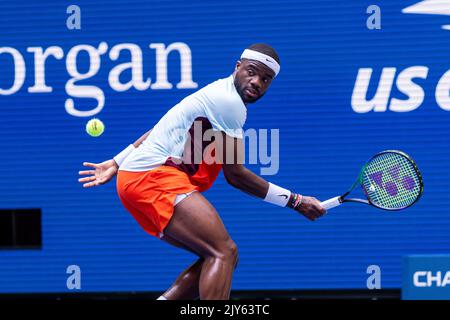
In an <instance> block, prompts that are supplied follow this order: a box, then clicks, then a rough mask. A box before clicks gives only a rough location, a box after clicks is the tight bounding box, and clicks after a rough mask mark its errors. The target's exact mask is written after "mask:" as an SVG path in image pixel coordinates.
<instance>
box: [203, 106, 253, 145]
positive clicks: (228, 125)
mask: <svg viewBox="0 0 450 320" xmlns="http://www.w3.org/2000/svg"><path fill="white" fill-rule="evenodd" d="M218 109H219V110H215V112H211V113H210V114H209V115H208V119H209V121H210V122H211V125H212V127H213V128H214V130H218V131H223V132H224V133H225V134H227V135H228V136H230V137H233V138H239V139H242V138H243V126H244V123H245V119H246V114H245V112H243V110H240V109H239V106H233V105H229V106H221V107H220V108H218Z"/></svg>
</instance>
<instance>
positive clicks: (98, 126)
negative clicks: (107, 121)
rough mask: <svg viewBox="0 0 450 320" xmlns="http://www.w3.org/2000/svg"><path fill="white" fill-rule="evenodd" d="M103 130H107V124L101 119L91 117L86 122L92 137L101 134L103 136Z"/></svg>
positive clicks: (87, 130) (87, 129)
mask: <svg viewBox="0 0 450 320" xmlns="http://www.w3.org/2000/svg"><path fill="white" fill-rule="evenodd" d="M103 131H105V125H104V124H103V122H102V121H101V120H99V119H96V118H94V119H91V120H89V121H88V123H87V124H86V132H87V133H88V134H89V135H90V136H91V137H99V136H101V134H102V133H103Z"/></svg>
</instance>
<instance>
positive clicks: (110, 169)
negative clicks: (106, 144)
mask: <svg viewBox="0 0 450 320" xmlns="http://www.w3.org/2000/svg"><path fill="white" fill-rule="evenodd" d="M83 165H84V166H85V167H91V168H93V169H95V170H84V171H79V172H78V173H79V174H80V175H82V176H85V175H87V176H88V177H85V178H80V179H78V182H81V183H83V188H90V187H95V186H99V185H101V184H105V183H107V182H108V181H109V180H111V179H112V178H113V177H114V176H115V175H116V174H117V171H118V170H119V167H118V166H117V163H116V162H115V161H114V160H113V159H111V160H106V161H104V162H102V163H91V162H83Z"/></svg>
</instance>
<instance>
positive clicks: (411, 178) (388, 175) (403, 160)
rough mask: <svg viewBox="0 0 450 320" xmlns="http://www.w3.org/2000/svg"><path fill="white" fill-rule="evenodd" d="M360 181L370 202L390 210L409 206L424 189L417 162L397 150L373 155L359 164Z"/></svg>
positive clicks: (417, 198)
mask: <svg viewBox="0 0 450 320" xmlns="http://www.w3.org/2000/svg"><path fill="white" fill-rule="evenodd" d="M359 183H360V185H361V187H362V189H363V192H364V193H365V195H366V196H367V199H368V201H369V204H371V205H373V206H375V207H377V208H380V209H383V210H389V211H398V210H403V209H406V208H408V207H410V206H412V205H413V204H414V203H416V202H417V201H418V200H419V199H420V197H421V196H422V193H423V179H422V175H421V173H420V171H419V168H418V167H417V164H416V163H415V161H414V160H413V159H412V158H411V157H410V156H409V155H407V154H406V153H404V152H402V151H399V150H385V151H382V152H380V153H377V154H376V155H374V156H373V157H372V158H371V159H370V160H369V161H368V162H367V163H366V164H365V165H364V167H363V168H362V170H361V172H360V175H359Z"/></svg>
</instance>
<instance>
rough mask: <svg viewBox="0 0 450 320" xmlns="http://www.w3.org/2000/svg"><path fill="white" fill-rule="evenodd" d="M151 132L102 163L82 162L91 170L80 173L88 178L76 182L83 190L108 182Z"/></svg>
mask: <svg viewBox="0 0 450 320" xmlns="http://www.w3.org/2000/svg"><path fill="white" fill-rule="evenodd" d="M152 130H153V129H150V130H149V131H147V132H146V133H144V134H143V135H142V136H141V137H140V138H139V139H137V140H136V141H135V142H134V143H133V144H130V145H129V146H128V147H127V148H125V149H124V150H123V151H121V152H120V153H119V154H118V155H117V156H115V157H114V158H113V159H109V160H106V161H103V162H102V163H91V162H83V165H84V166H85V167H90V168H91V170H83V171H80V172H79V174H80V175H88V177H85V178H80V179H78V181H79V182H81V183H83V187H84V188H90V187H95V186H99V185H102V184H105V183H107V182H108V181H110V180H111V179H112V178H113V177H114V176H115V175H116V174H117V171H118V170H119V166H120V164H121V163H122V162H123V161H124V160H125V159H126V157H127V156H128V155H129V154H130V153H131V152H132V151H133V150H134V149H135V148H137V147H139V146H140V145H141V143H142V142H143V141H144V140H145V139H147V137H148V136H149V134H150V132H152Z"/></svg>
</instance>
